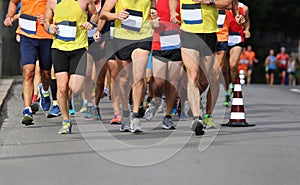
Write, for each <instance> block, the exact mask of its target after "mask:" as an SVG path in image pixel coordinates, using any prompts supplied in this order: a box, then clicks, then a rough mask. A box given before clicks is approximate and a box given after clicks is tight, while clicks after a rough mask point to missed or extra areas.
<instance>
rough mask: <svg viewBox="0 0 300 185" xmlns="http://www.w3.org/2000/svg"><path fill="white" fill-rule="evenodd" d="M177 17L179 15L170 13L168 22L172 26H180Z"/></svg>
mask: <svg viewBox="0 0 300 185" xmlns="http://www.w3.org/2000/svg"><path fill="white" fill-rule="evenodd" d="M178 16H179V14H178V13H177V12H175V13H172V14H171V17H170V21H171V22H172V23H174V24H180V21H179V20H178V19H177V17H178Z"/></svg>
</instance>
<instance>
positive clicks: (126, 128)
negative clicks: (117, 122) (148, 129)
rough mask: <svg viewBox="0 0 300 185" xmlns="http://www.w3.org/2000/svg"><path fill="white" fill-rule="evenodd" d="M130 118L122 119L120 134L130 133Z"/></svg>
mask: <svg viewBox="0 0 300 185" xmlns="http://www.w3.org/2000/svg"><path fill="white" fill-rule="evenodd" d="M130 131H131V129H130V118H129V117H123V119H122V125H121V127H120V132H130Z"/></svg>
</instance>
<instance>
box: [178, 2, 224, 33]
mask: <svg viewBox="0 0 300 185" xmlns="http://www.w3.org/2000/svg"><path fill="white" fill-rule="evenodd" d="M180 18H181V27H180V29H181V30H183V31H185V32H189V33H216V32H218V31H219V28H218V24H217V20H218V10H217V9H216V8H215V7H213V6H210V5H201V4H200V3H195V2H193V1H191V0H180Z"/></svg>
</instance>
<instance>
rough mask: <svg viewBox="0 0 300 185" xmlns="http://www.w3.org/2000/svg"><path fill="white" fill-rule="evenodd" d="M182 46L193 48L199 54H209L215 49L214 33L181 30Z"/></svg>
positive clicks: (215, 39) (215, 38) (215, 37)
mask: <svg viewBox="0 0 300 185" xmlns="http://www.w3.org/2000/svg"><path fill="white" fill-rule="evenodd" d="M180 37H181V44H182V47H183V48H189V49H195V50H197V51H199V52H200V55H201V56H211V55H212V54H213V53H214V52H215V50H216V42H217V34H216V33H189V32H185V31H181V34H180Z"/></svg>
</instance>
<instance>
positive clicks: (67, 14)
mask: <svg viewBox="0 0 300 185" xmlns="http://www.w3.org/2000/svg"><path fill="white" fill-rule="evenodd" d="M53 21H54V22H56V23H57V25H58V27H59V29H58V32H57V33H56V35H55V36H54V37H53V44H52V48H56V49H59V50H62V51H73V50H76V49H81V48H87V47H88V35H87V30H86V29H84V28H83V27H81V26H80V25H82V24H83V23H84V22H85V21H87V14H86V13H85V12H84V11H82V9H81V7H80V6H79V3H78V2H77V1H76V0H64V1H60V2H59V3H58V4H57V5H56V8H55V11H54V17H53Z"/></svg>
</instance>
